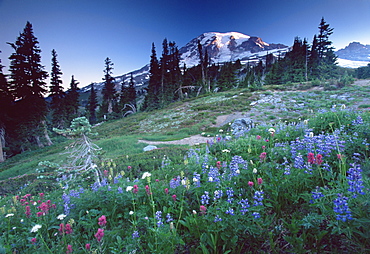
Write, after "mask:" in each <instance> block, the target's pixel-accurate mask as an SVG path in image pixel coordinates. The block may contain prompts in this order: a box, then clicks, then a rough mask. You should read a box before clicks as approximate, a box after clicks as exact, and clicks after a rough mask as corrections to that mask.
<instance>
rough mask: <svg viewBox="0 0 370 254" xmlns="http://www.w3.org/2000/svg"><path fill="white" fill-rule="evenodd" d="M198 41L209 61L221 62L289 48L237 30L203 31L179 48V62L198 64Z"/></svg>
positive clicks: (284, 50)
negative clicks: (226, 31)
mask: <svg viewBox="0 0 370 254" xmlns="http://www.w3.org/2000/svg"><path fill="white" fill-rule="evenodd" d="M198 41H199V42H200V44H201V45H202V48H203V51H204V53H205V52H207V53H208V56H209V57H210V60H211V63H223V62H229V61H236V60H238V59H239V60H241V61H253V60H256V59H260V58H261V57H263V56H266V54H268V53H273V54H275V55H278V54H279V53H281V54H282V53H285V52H286V51H287V50H288V48H289V47H288V46H285V45H283V44H268V43H266V42H264V41H262V39H261V38H259V37H255V36H249V35H245V34H242V33H237V32H229V33H217V32H210V33H204V34H202V35H200V36H198V37H197V38H194V39H192V40H191V41H190V42H189V43H187V44H186V45H185V46H184V47H182V48H180V50H179V53H180V54H181V63H185V64H186V66H187V67H191V66H194V65H197V64H199V54H198Z"/></svg>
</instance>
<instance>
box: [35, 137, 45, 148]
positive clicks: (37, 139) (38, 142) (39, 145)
mask: <svg viewBox="0 0 370 254" xmlns="http://www.w3.org/2000/svg"><path fill="white" fill-rule="evenodd" d="M35 139H36V142H37V146H38V147H39V148H42V147H44V144H43V143H42V142H41V140H40V137H39V136H35Z"/></svg>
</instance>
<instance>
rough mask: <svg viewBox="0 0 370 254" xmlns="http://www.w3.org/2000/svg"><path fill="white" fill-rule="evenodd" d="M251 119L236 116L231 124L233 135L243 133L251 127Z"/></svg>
mask: <svg viewBox="0 0 370 254" xmlns="http://www.w3.org/2000/svg"><path fill="white" fill-rule="evenodd" d="M253 126H254V125H253V120H252V119H250V118H238V119H235V120H234V122H233V123H232V124H231V126H230V127H231V129H232V130H233V131H232V133H233V135H235V136H240V135H243V134H244V133H245V132H246V131H248V130H249V129H251V128H253Z"/></svg>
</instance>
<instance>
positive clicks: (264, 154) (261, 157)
mask: <svg viewBox="0 0 370 254" xmlns="http://www.w3.org/2000/svg"><path fill="white" fill-rule="evenodd" d="M260 159H261V160H265V159H266V152H263V153H261V154H260Z"/></svg>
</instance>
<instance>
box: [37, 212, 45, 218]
mask: <svg viewBox="0 0 370 254" xmlns="http://www.w3.org/2000/svg"><path fill="white" fill-rule="evenodd" d="M42 215H44V213H43V212H37V213H36V216H37V217H41V216H42Z"/></svg>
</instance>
